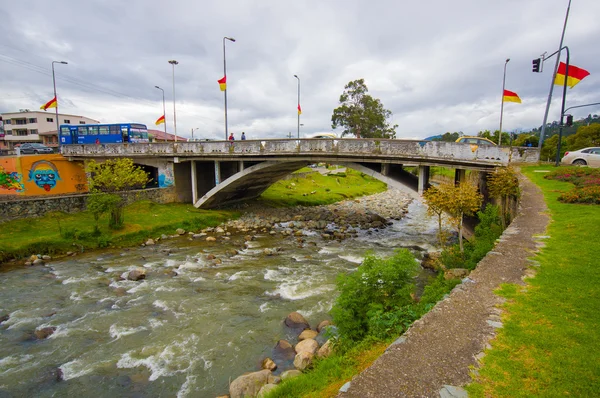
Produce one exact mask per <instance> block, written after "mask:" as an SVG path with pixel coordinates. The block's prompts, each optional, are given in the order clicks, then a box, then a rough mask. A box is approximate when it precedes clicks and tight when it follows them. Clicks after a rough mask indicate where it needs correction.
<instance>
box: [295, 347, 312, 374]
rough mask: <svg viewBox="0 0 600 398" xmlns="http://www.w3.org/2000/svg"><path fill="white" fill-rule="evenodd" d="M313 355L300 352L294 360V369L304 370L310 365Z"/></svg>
mask: <svg viewBox="0 0 600 398" xmlns="http://www.w3.org/2000/svg"><path fill="white" fill-rule="evenodd" d="M313 357H314V354H312V353H310V352H308V351H302V352H300V353H299V354H298V355H296V357H295V358H294V367H295V368H296V369H298V370H304V369H306V368H308V367H309V366H310V365H312V360H313Z"/></svg>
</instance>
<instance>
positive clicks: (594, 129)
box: [566, 124, 600, 151]
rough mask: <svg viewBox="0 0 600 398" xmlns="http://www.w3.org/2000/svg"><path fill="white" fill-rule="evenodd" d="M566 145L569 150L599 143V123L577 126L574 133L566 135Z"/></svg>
mask: <svg viewBox="0 0 600 398" xmlns="http://www.w3.org/2000/svg"><path fill="white" fill-rule="evenodd" d="M567 145H568V146H567V148H566V149H568V150H571V151H576V150H578V149H582V148H587V147H590V146H598V145H600V124H590V125H589V126H581V127H579V128H578V129H577V133H576V134H574V135H572V136H569V137H567Z"/></svg>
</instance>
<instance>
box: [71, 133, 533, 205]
mask: <svg viewBox="0 0 600 398" xmlns="http://www.w3.org/2000/svg"><path fill="white" fill-rule="evenodd" d="M61 152H62V154H63V155H64V156H66V157H68V158H69V159H72V160H89V159H96V160H98V161H102V160H104V159H109V158H115V157H128V158H132V159H133V160H134V162H135V163H136V164H139V165H142V166H143V167H145V168H146V170H148V171H149V172H151V176H152V177H153V178H155V180H156V181H158V183H159V186H161V187H168V186H172V185H174V186H175V190H176V192H177V195H178V199H179V200H180V201H182V202H192V203H193V204H194V206H196V207H202V208H211V207H216V206H219V205H223V204H229V203H233V202H236V201H241V200H246V199H251V198H255V197H258V196H259V195H260V194H261V193H262V192H264V191H265V190H266V189H267V188H268V187H269V186H270V185H272V184H273V183H275V182H276V181H278V180H280V179H281V178H283V177H285V176H286V175H288V174H290V173H292V172H293V171H295V170H298V169H300V168H302V167H305V166H307V165H310V164H314V163H318V162H326V163H331V164H340V165H344V166H346V167H349V168H352V169H355V170H359V171H361V172H364V173H366V174H368V175H370V176H372V177H374V178H377V179H379V180H381V181H384V182H386V183H387V184H388V185H391V186H393V187H396V188H399V189H404V190H406V189H407V188H409V189H410V190H412V192H418V193H419V194H422V193H423V191H424V190H425V189H427V187H428V186H429V169H430V167H431V166H444V167H449V168H453V169H455V179H456V180H457V181H460V180H462V179H464V176H465V171H466V170H468V169H470V170H475V171H479V172H480V173H481V176H480V177H481V178H480V185H485V175H486V174H487V173H489V172H492V171H493V170H494V169H495V168H496V167H500V166H506V165H508V164H509V162H515V163H535V162H537V161H538V158H539V152H538V149H537V148H524V147H499V146H477V145H471V144H459V143H455V142H436V141H417V140H385V139H299V140H298V139H283V140H249V141H235V142H234V143H233V144H231V143H230V142H228V141H200V142H175V143H174V142H169V143H148V144H103V145H63V146H62V147H61ZM406 166H410V167H417V168H418V176H415V175H414V174H412V173H409V172H407V171H406V170H405V167H406ZM482 188H483V187H482Z"/></svg>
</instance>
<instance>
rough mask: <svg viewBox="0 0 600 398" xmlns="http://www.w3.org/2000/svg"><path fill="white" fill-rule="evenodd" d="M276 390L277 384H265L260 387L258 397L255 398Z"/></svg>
mask: <svg viewBox="0 0 600 398" xmlns="http://www.w3.org/2000/svg"><path fill="white" fill-rule="evenodd" d="M276 388H277V384H265V385H264V386H262V388H261V389H260V391H259V392H258V395H257V396H256V398H262V397H264V396H266V395H267V394H268V393H270V392H271V391H273V390H274V389H276Z"/></svg>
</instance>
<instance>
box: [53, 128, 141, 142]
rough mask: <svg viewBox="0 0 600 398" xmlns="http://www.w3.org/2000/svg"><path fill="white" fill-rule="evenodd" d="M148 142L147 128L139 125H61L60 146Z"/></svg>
mask: <svg viewBox="0 0 600 398" xmlns="http://www.w3.org/2000/svg"><path fill="white" fill-rule="evenodd" d="M124 142H125V143H127V142H131V143H136V142H148V128H147V127H146V125H145V124H139V123H112V124H78V125H71V124H62V125H61V126H60V144H61V145H69V144H121V143H124Z"/></svg>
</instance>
